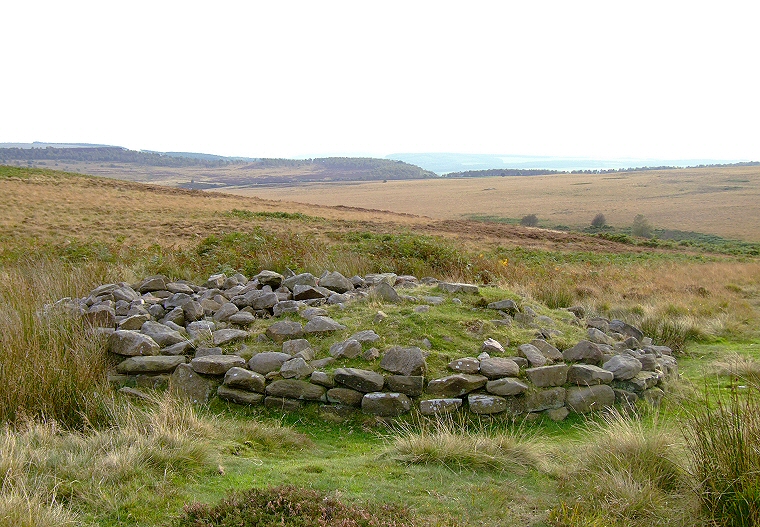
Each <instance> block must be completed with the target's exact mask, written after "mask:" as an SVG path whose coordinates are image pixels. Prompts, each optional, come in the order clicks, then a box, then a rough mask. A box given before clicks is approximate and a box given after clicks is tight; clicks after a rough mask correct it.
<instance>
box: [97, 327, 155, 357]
mask: <svg viewBox="0 0 760 527" xmlns="http://www.w3.org/2000/svg"><path fill="white" fill-rule="evenodd" d="M159 349H160V346H159V345H158V343H157V342H156V341H155V340H153V339H152V338H150V337H149V336H147V335H143V334H142V333H137V332H136V331H127V330H123V329H117V330H116V331H114V332H113V333H111V335H110V336H109V337H108V350H109V351H110V352H111V353H115V354H117V355H124V356H127V357H133V356H136V355H158V351H159Z"/></svg>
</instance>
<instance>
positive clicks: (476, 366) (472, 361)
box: [448, 357, 480, 373]
mask: <svg viewBox="0 0 760 527" xmlns="http://www.w3.org/2000/svg"><path fill="white" fill-rule="evenodd" d="M448 367H449V369H450V370H452V371H455V372H458V373H478V372H479V371H480V361H479V360H478V359H476V358H475V357H462V358H461V359H454V360H453V361H451V362H449V364H448Z"/></svg>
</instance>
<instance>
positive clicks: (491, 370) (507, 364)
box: [480, 357, 520, 379]
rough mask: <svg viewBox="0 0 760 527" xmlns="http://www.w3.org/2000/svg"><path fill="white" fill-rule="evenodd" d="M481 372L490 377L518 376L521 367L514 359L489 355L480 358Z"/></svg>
mask: <svg viewBox="0 0 760 527" xmlns="http://www.w3.org/2000/svg"><path fill="white" fill-rule="evenodd" d="M480 373H481V374H482V375H485V376H486V377H488V378H489V379H501V378H502V377H517V375H519V373H520V367H519V366H518V365H517V363H516V362H515V361H513V360H512V359H507V358H504V357H488V358H483V359H481V360H480Z"/></svg>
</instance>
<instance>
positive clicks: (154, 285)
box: [137, 275, 166, 293]
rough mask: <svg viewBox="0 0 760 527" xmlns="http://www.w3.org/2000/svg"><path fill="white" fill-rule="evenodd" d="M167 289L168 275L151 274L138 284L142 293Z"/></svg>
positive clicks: (138, 289) (138, 288)
mask: <svg viewBox="0 0 760 527" xmlns="http://www.w3.org/2000/svg"><path fill="white" fill-rule="evenodd" d="M165 289H166V277H165V276H161V275H156V276H149V277H147V278H146V279H145V280H143V281H142V282H140V284H139V285H138V286H137V291H139V292H140V293H151V292H153V291H163V290H165Z"/></svg>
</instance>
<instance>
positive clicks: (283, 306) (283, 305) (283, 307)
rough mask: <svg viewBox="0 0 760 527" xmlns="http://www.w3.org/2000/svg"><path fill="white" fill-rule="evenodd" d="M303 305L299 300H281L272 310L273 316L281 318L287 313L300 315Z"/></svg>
mask: <svg viewBox="0 0 760 527" xmlns="http://www.w3.org/2000/svg"><path fill="white" fill-rule="evenodd" d="M302 305H303V304H302V303H301V302H299V301H297V300H281V301H279V302H277V303H276V304H275V305H274V307H273V308H272V314H273V315H274V316H276V317H281V316H282V315H284V314H285V313H298V310H299V309H301V306H302Z"/></svg>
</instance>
